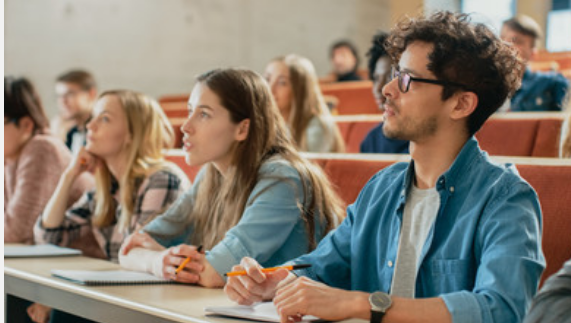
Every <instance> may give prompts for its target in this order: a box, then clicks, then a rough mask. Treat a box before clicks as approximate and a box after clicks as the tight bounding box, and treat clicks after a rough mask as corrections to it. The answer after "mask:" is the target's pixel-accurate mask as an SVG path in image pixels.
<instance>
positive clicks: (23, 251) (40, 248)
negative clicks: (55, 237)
mask: <svg viewBox="0 0 571 323" xmlns="http://www.w3.org/2000/svg"><path fill="white" fill-rule="evenodd" d="M79 255H81V251H79V250H77V249H70V248H63V247H58V246H55V245H52V244H40V245H34V246H4V258H35V257H61V256H79Z"/></svg>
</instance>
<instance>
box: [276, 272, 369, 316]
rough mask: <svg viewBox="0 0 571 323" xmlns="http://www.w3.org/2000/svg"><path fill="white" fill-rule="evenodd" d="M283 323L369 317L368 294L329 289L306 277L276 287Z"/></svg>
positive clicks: (277, 305)
mask: <svg viewBox="0 0 571 323" xmlns="http://www.w3.org/2000/svg"><path fill="white" fill-rule="evenodd" d="M274 304H275V305H276V308H277V310H278V314H279V315H280V318H281V322H282V323H288V322H291V321H294V322H297V321H300V320H301V319H302V318H303V316H304V315H313V316H317V317H319V318H322V319H324V320H328V321H339V320H344V319H348V318H363V319H368V318H369V317H370V304H369V294H368V293H364V292H355V291H346V290H342V289H338V288H333V287H329V286H327V285H325V284H322V283H319V282H316V281H314V280H311V279H309V278H307V277H300V278H297V279H295V280H294V281H293V282H291V283H290V284H287V285H283V286H279V288H278V289H277V292H276V295H275V297H274Z"/></svg>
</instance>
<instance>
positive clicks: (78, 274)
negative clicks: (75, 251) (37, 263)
mask: <svg viewBox="0 0 571 323" xmlns="http://www.w3.org/2000/svg"><path fill="white" fill-rule="evenodd" d="M52 276H54V277H58V278H62V279H66V280H69V281H72V282H74V283H78V284H81V285H87V286H104V285H147V284H172V283H174V281H172V280H168V279H165V278H159V277H155V276H153V275H151V274H147V273H141V272H137V271H127V270H97V271H95V270H58V269H53V270H52Z"/></svg>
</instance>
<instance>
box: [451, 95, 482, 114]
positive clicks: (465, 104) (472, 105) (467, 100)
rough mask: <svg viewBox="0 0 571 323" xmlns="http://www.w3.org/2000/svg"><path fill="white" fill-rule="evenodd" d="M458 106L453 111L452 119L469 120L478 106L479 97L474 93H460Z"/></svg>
mask: <svg viewBox="0 0 571 323" xmlns="http://www.w3.org/2000/svg"><path fill="white" fill-rule="evenodd" d="M457 95H458V97H457V100H456V106H455V107H454V109H452V112H451V114H450V117H451V118H452V119H454V120H460V119H463V118H467V117H468V116H469V115H471V114H472V113H473V112H474V110H476V107H477V106H478V96H477V95H476V93H474V92H460V93H458V94H457Z"/></svg>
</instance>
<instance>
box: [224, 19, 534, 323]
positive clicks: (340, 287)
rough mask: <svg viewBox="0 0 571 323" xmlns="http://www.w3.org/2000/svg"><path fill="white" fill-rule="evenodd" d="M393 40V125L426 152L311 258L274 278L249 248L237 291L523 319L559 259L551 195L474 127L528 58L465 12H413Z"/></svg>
mask: <svg viewBox="0 0 571 323" xmlns="http://www.w3.org/2000/svg"><path fill="white" fill-rule="evenodd" d="M386 48H387V51H388V52H389V54H390V55H391V58H392V61H393V62H394V64H396V66H395V72H394V78H393V80H392V81H390V82H389V83H388V84H387V85H385V87H384V88H383V95H384V96H385V97H386V102H385V109H386V112H385V116H386V118H385V124H384V126H383V131H384V133H385V135H387V136H388V137H391V138H399V139H407V140H410V152H411V157H412V161H411V162H410V163H398V164H395V165H392V166H390V167H387V168H385V169H384V170H382V171H380V172H379V173H378V174H376V175H375V176H374V177H373V178H372V179H371V180H370V181H369V183H367V185H366V186H365V187H364V188H363V190H362V191H361V193H360V195H359V197H358V198H357V200H356V201H355V203H354V204H352V205H350V206H349V207H348V208H347V217H346V218H345V220H344V221H343V223H342V224H341V225H340V226H339V227H338V228H337V229H336V230H335V231H333V232H332V233H331V234H329V235H328V236H327V237H325V238H324V239H323V240H322V241H321V243H320V244H319V246H318V247H317V248H316V249H315V250H314V251H313V252H312V253H309V254H306V255H303V256H301V257H299V258H296V259H294V260H292V261H290V264H311V268H307V269H302V270H299V271H297V272H296V274H297V276H296V275H294V274H293V273H290V272H288V271H287V270H283V269H282V270H278V271H275V272H273V273H267V274H264V273H263V272H262V271H261V270H260V269H261V266H260V265H259V264H257V263H256V261H254V260H252V259H249V258H245V259H243V260H242V262H241V266H236V267H234V268H233V270H246V271H247V273H248V275H245V276H237V277H230V278H229V279H228V283H227V284H226V287H225V291H226V293H227V294H228V296H229V297H230V298H231V299H233V300H235V301H237V302H239V303H242V304H251V303H252V302H254V301H260V300H263V299H273V301H274V303H275V304H276V307H277V309H278V312H279V314H280V316H281V319H282V322H287V321H288V319H289V320H292V321H299V320H300V319H301V317H302V316H303V315H315V316H318V317H321V318H323V319H325V320H332V321H336V320H342V319H347V318H360V319H366V320H370V322H371V323H380V322H381V321H384V322H444V323H445V322H490V323H491V322H504V323H509V322H521V320H522V318H523V316H524V314H525V310H526V309H527V307H528V306H529V304H530V302H531V299H532V297H533V295H534V294H535V292H536V291H537V286H538V284H539V279H540V277H541V273H542V271H543V269H544V268H545V259H544V257H543V253H542V250H541V210H540V206H539V200H538V198H537V194H536V193H535V192H534V191H533V189H532V188H531V186H530V185H529V184H528V183H526V182H525V181H524V180H523V179H522V178H521V177H520V176H519V175H518V173H517V171H516V170H515V168H514V167H513V165H511V164H508V165H498V164H496V163H494V162H492V161H491V160H490V158H489V156H488V155H487V154H486V153H485V152H483V151H482V150H481V149H480V148H479V147H478V142H477V141H476V140H475V139H474V138H473V135H474V133H475V132H476V131H478V129H479V128H480V127H481V126H482V124H483V123H484V122H485V121H486V119H487V118H488V117H489V116H490V115H491V114H492V113H494V111H495V110H496V109H497V108H498V107H499V106H500V105H501V104H502V103H503V102H504V100H505V99H506V97H507V96H509V94H511V93H513V92H514V91H515V90H516V88H517V87H518V86H519V82H520V79H521V74H522V73H523V69H524V65H523V63H522V62H521V61H520V60H518V59H517V58H516V56H515V55H513V51H512V49H511V48H510V47H509V46H507V45H505V43H503V42H502V41H501V40H499V39H498V38H497V37H496V36H495V35H494V34H493V33H492V32H491V31H490V30H489V29H488V28H487V27H485V26H484V25H482V24H473V23H471V22H470V21H469V19H468V17H467V16H466V15H464V14H454V13H451V12H437V13H435V14H433V15H432V16H430V17H426V18H425V17H418V18H407V19H405V20H403V21H401V22H399V23H398V24H397V25H396V27H395V28H394V29H393V31H392V33H391V35H390V36H389V38H388V40H387V47H386ZM466 62H470V64H466ZM514 224H517V225H514ZM278 284H279V285H278ZM389 293H390V294H389ZM383 319H384V320H383Z"/></svg>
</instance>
